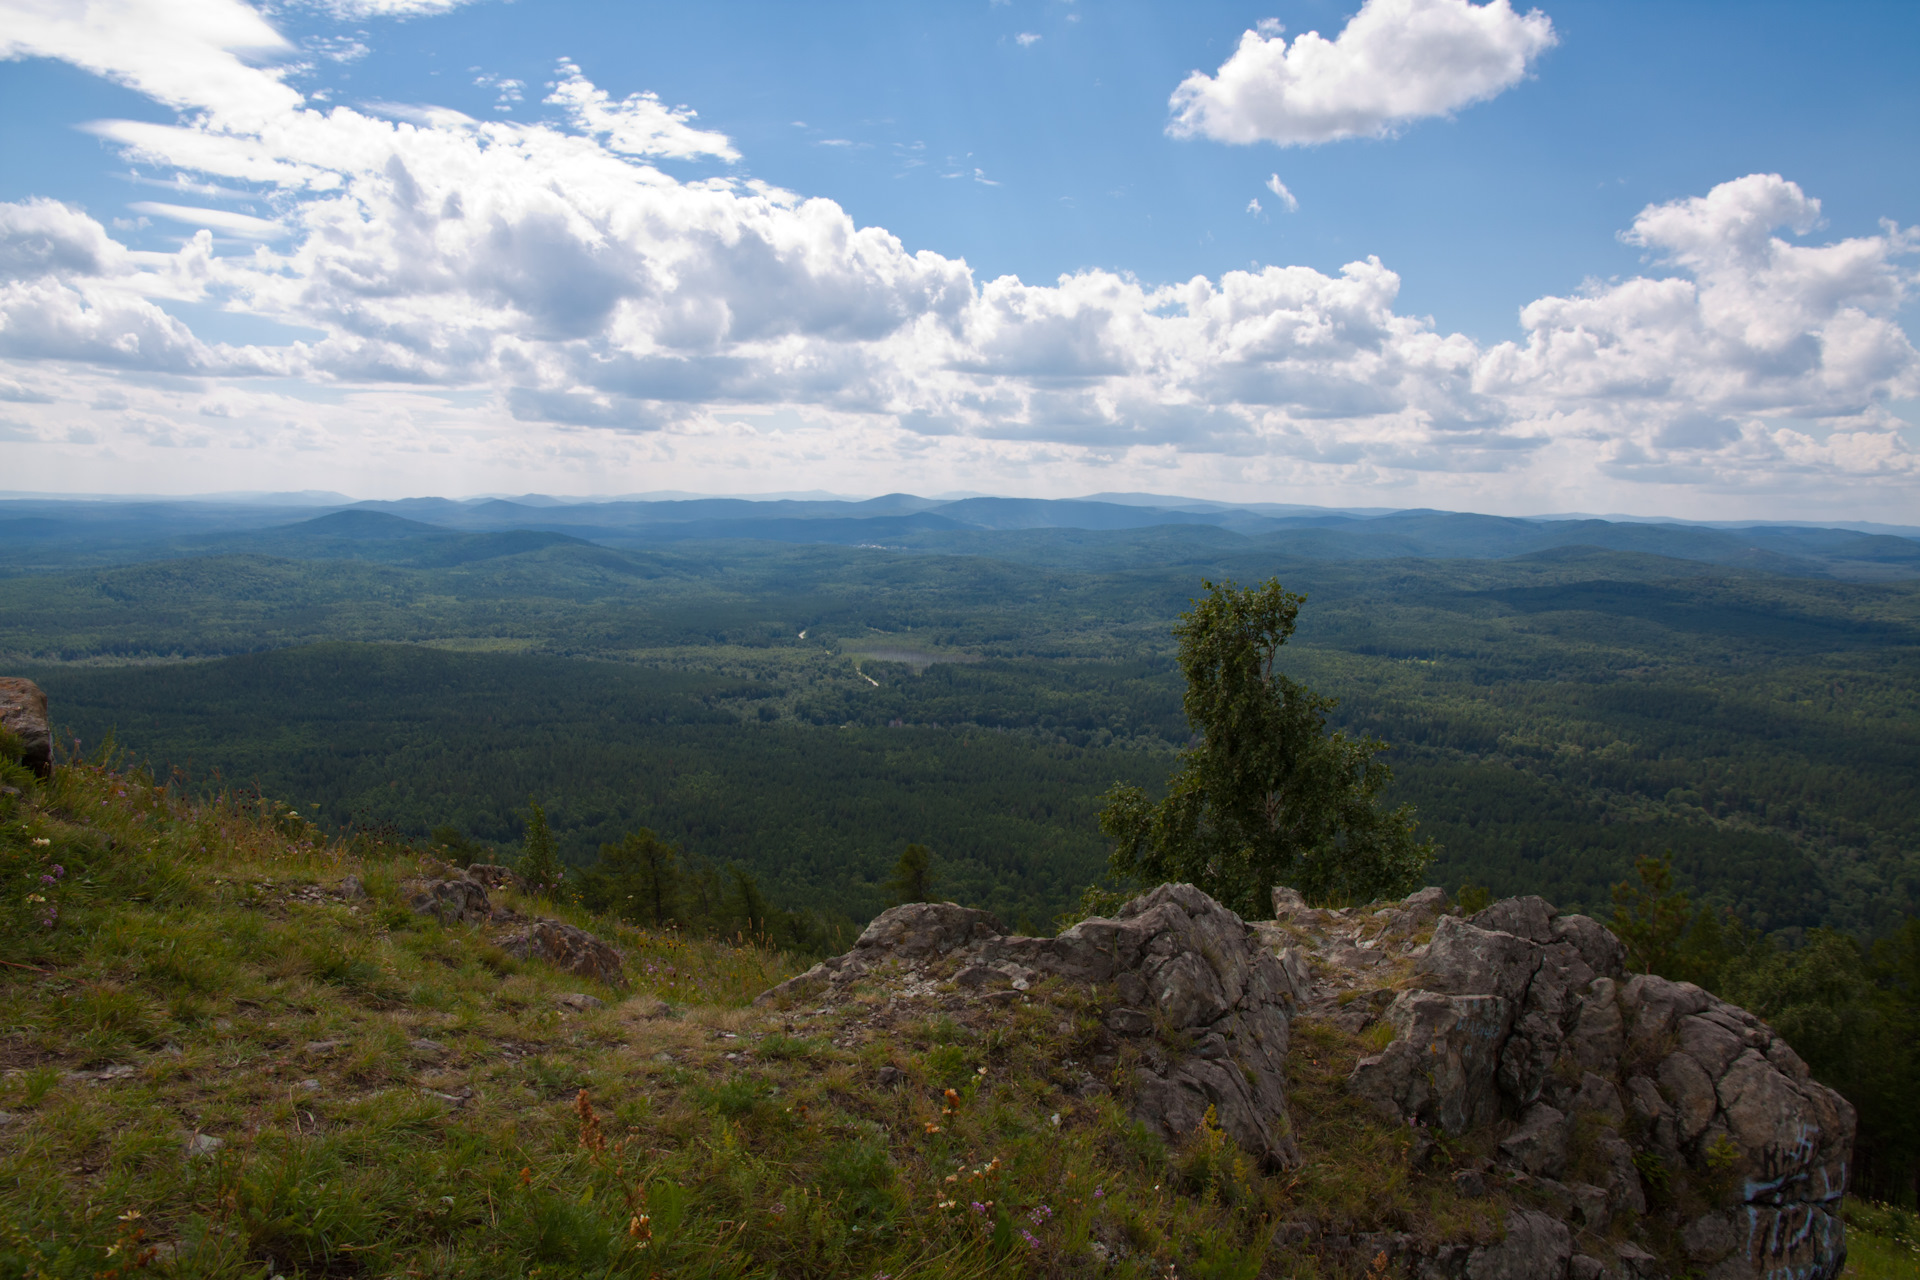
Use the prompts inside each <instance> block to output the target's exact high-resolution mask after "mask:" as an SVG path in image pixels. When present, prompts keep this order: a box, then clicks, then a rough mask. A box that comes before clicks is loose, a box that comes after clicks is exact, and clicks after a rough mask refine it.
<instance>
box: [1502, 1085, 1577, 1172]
mask: <svg viewBox="0 0 1920 1280" xmlns="http://www.w3.org/2000/svg"><path fill="white" fill-rule="evenodd" d="M1567 1136H1568V1134H1567V1117H1566V1116H1564V1115H1563V1114H1561V1113H1560V1112H1558V1111H1556V1110H1554V1109H1553V1108H1552V1107H1550V1106H1548V1105H1547V1104H1546V1103H1544V1102H1538V1103H1535V1104H1534V1105H1533V1106H1531V1107H1529V1108H1528V1109H1527V1113H1526V1114H1525V1115H1524V1116H1522V1117H1521V1118H1520V1127H1519V1128H1517V1129H1515V1130H1514V1131H1513V1132H1512V1133H1510V1134H1508V1135H1507V1136H1506V1137H1504V1138H1502V1139H1501V1140H1500V1154H1501V1155H1502V1156H1503V1157H1504V1158H1506V1159H1507V1160H1508V1161H1509V1162H1511V1163H1512V1164H1514V1165H1517V1166H1518V1167H1520V1168H1522V1169H1525V1170H1526V1171H1527V1172H1528V1173H1533V1174H1540V1175H1543V1176H1545V1177H1549V1178H1555V1177H1558V1176H1559V1175H1560V1172H1561V1171H1562V1170H1563V1169H1565V1168H1566V1167H1567Z"/></svg>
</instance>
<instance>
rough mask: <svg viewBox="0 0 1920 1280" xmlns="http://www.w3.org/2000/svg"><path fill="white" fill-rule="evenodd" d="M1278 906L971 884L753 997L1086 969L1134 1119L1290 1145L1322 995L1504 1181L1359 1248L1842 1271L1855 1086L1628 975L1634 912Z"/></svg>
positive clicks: (1738, 1278)
mask: <svg viewBox="0 0 1920 1280" xmlns="http://www.w3.org/2000/svg"><path fill="white" fill-rule="evenodd" d="M1274 914H1275V919H1274V920H1273V921H1271V922H1265V921H1262V922H1255V923H1252V924H1248V923H1246V922H1243V921H1242V920H1241V919H1240V918H1239V917H1238V916H1236V915H1234V914H1233V913H1232V912H1231V911H1228V910H1227V909H1226V908H1224V907H1222V906H1221V905H1220V904H1219V903H1217V902H1215V901H1214V900H1213V899H1211V898H1209V897H1208V896H1207V895H1206V894H1204V893H1202V892H1200V891H1199V890H1198V889H1195V888H1193V887H1192V886H1191V885H1162V886H1161V887H1160V888H1158V889H1155V890H1154V891H1153V892H1151V893H1149V894H1146V895H1144V896H1142V897H1139V898H1136V899H1134V900H1133V901H1132V902H1129V903H1128V904H1127V905H1126V906H1124V907H1123V908H1121V909H1120V911H1119V912H1118V913H1117V914H1116V915H1115V916H1114V918H1112V919H1092V920H1086V921H1083V922H1081V923H1080V924H1078V925H1075V926H1074V927H1073V928H1071V929H1068V930H1067V931H1065V932H1064V933H1062V934H1060V935H1059V936H1058V937H1055V938H1027V937H1016V936H1009V935H1007V934H1006V933H1005V932H1004V931H1003V930H1002V928H1001V926H1000V923H999V921H997V920H996V919H994V917H993V916H991V915H990V914H988V913H987V912H984V911H976V910H971V909H969V908H965V907H960V906H957V905H955V904H953V903H920V904H915V905H912V906H905V907H896V908H894V909H893V910H891V911H888V912H886V913H885V914H883V915H881V916H880V917H879V918H878V919H876V920H875V921H874V922H873V923H872V924H871V925H870V926H868V928H867V930H866V932H865V933H863V934H862V935H861V937H860V940H859V942H858V943H857V944H856V945H855V946H854V948H853V950H851V951H849V952H848V953H847V954H845V955H843V956H836V957H834V958H833V959H831V960H827V961H823V962H822V963H820V964H818V965H815V966H814V967H813V968H812V969H811V970H809V971H807V972H806V973H804V974H801V975H800V976H799V977H797V978H794V979H792V980H791V981H788V982H786V983H783V984H781V985H780V986H778V987H776V988H774V989H773V990H771V991H769V992H767V993H766V994H765V995H763V996H761V997H760V1000H759V1001H758V1002H757V1003H760V1004H763V1005H779V1006H788V1005H792V1004H795V1003H798V1002H802V1001H805V1002H809V1003H811V1002H815V1001H818V1002H821V1003H824V1004H834V1003H837V1002H840V1001H843V1000H846V999H849V998H851V997H852V996H853V995H854V993H855V991H856V989H858V990H860V991H862V992H863V993H874V994H885V993H891V999H890V1000H889V1004H892V1003H893V1002H896V1001H903V1000H905V1001H912V1000H917V999H930V1000H940V1001H945V1002H947V1003H948V1004H949V1006H950V1007H957V1005H964V1006H972V1007H978V1005H976V1004H975V1002H984V1003H986V1004H994V1003H1001V1002H1015V1001H1018V1002H1022V1003H1026V1002H1030V1001H1031V1000H1033V999H1035V998H1037V997H1042V998H1043V997H1045V996H1046V995H1047V994H1048V993H1049V992H1064V991H1067V990H1074V991H1080V992H1083V996H1076V997H1075V998H1076V999H1077V1000H1082V1001H1083V1003H1082V1007H1086V1005H1085V1003H1084V998H1083V997H1090V998H1092V999H1091V1007H1093V1008H1095V1009H1097V1010H1098V1011H1099V1013H1100V1016H1101V1020H1102V1025H1101V1028H1100V1030H1099V1033H1098V1035H1097V1037H1096V1043H1095V1045H1094V1046H1093V1056H1092V1060H1091V1065H1093V1066H1094V1067H1096V1068H1097V1069H1101V1070H1105V1071H1107V1072H1108V1076H1109V1078H1110V1079H1111V1080H1113V1082H1114V1083H1115V1085H1116V1086H1117V1087H1118V1088H1119V1091H1120V1092H1121V1093H1122V1094H1123V1095H1124V1096H1125V1097H1126V1099H1127V1105H1128V1107H1129V1109H1130V1111H1131V1112H1132V1115H1133V1117H1134V1118H1135V1119H1137V1120H1139V1121H1140V1122H1141V1123H1143V1124H1145V1125H1147V1126H1148V1127H1150V1128H1152V1129H1154V1130H1156V1131H1157V1132H1159V1133H1160V1134H1161V1135H1162V1136H1163V1137H1165V1138H1167V1139H1168V1140H1170V1141H1181V1140H1185V1139H1186V1138H1188V1137H1190V1136H1191V1135H1192V1134H1193V1133H1194V1131H1195V1130H1196V1129H1198V1128H1199V1127H1200V1126H1201V1125H1202V1124H1203V1123H1204V1117H1205V1115H1206V1113H1207V1110H1208V1108H1212V1110H1213V1112H1214V1115H1215V1117H1216V1119H1217V1122H1218V1123H1219V1125H1220V1127H1221V1128H1222V1129H1224V1130H1226V1131H1227V1132H1228V1133H1229V1134H1231V1135H1232V1136H1233V1138H1234V1139H1235V1141H1236V1142H1237V1143H1238V1144H1239V1145H1240V1146H1241V1147H1242V1148H1243V1149H1245V1150H1247V1151H1249V1152H1252V1153H1255V1154H1257V1155H1259V1156H1260V1157H1262V1158H1263V1160H1264V1161H1265V1162H1266V1163H1267V1164H1268V1166H1269V1167H1284V1166H1288V1165H1290V1164H1292V1163H1294V1162H1296V1161H1297V1160H1298V1159H1299V1155H1298V1149H1297V1147H1296V1145H1295V1143H1294V1139H1293V1137H1292V1136H1291V1135H1292V1128H1291V1124H1290V1122H1289V1118H1288V1110H1287V1107H1288V1093H1287V1083H1286V1070H1285V1066H1286V1064H1285V1058H1286V1053H1287V1047H1288V1041H1289V1037H1290V1034H1291V1031H1290V1027H1289V1020H1290V1018H1292V1017H1296V1016H1300V1017H1312V1018H1316V1019H1321V1020H1323V1021H1325V1022H1326V1023H1329V1024H1332V1025H1333V1026H1334V1027H1337V1028H1339V1029H1341V1030H1343V1031H1345V1032H1347V1033H1349V1034H1350V1035H1353V1036H1356V1037H1365V1038H1366V1039H1367V1040H1368V1041H1370V1042H1371V1043H1373V1044H1375V1045H1380V1046H1381V1047H1380V1051H1379V1052H1377V1053H1372V1054H1367V1055H1366V1056H1363V1057H1361V1058H1360V1059H1359V1061H1358V1064H1357V1066H1355V1068H1354V1069H1353V1071H1352V1073H1351V1075H1350V1076H1349V1078H1348V1082H1347V1083H1348V1088H1349V1090H1350V1091H1351V1092H1352V1094H1353V1095H1355V1096H1356V1097H1357V1098H1359V1099H1361V1100H1362V1101H1363V1102H1365V1103H1366V1104H1368V1105H1369V1106H1370V1107H1371V1108H1372V1109H1373V1110H1374V1111H1375V1112H1376V1113H1377V1114H1379V1115H1380V1117H1381V1118H1382V1119H1385V1120H1388V1121H1390V1122H1392V1123H1393V1124H1395V1125H1404V1126H1407V1127H1409V1128H1411V1129H1412V1131H1413V1135H1414V1136H1413V1142H1412V1145H1411V1155H1410V1158H1411V1160H1412V1161H1413V1163H1414V1165H1415V1167H1416V1168H1417V1169H1418V1171H1419V1172H1420V1174H1421V1175H1422V1176H1425V1177H1431V1178H1434V1179H1436V1180H1442V1185H1449V1184H1450V1185H1451V1187H1452V1188H1453V1189H1454V1190H1455V1192H1456V1193H1457V1194H1459V1195H1461V1196H1465V1197H1468V1198H1471V1199H1481V1198H1485V1197H1492V1198H1494V1203H1495V1205H1496V1206H1497V1207H1498V1209H1499V1214H1500V1217H1499V1220H1500V1221H1502V1222H1503V1223H1504V1231H1503V1233H1502V1234H1501V1236H1500V1238H1499V1239H1497V1240H1487V1239H1484V1238H1483V1239H1481V1240H1480V1241H1478V1242H1463V1243H1453V1244H1440V1245H1434V1244H1431V1243H1421V1242H1420V1241H1419V1240H1418V1239H1417V1238H1416V1237H1415V1236H1413V1235H1409V1234H1395V1233H1386V1234H1381V1235H1374V1236H1366V1237H1355V1238H1353V1239H1352V1240H1350V1241H1348V1243H1347V1245H1346V1246H1343V1247H1347V1248H1349V1249H1352V1250H1358V1251H1359V1252H1362V1253H1364V1254H1365V1255H1366V1256H1365V1258H1363V1259H1361V1263H1362V1265H1364V1266H1371V1265H1372V1261H1371V1260H1372V1259H1373V1258H1374V1257H1375V1254H1376V1251H1377V1252H1378V1253H1381V1254H1385V1255H1387V1256H1389V1257H1391V1258H1392V1259H1394V1261H1395V1265H1396V1274H1400V1273H1404V1274H1406V1275H1409V1276H1417V1277H1419V1280H1653V1278H1654V1277H1662V1276H1677V1275H1681V1274H1697V1275H1699V1276H1701V1277H1702V1278H1703V1280H1750V1278H1751V1280H1757V1278H1759V1277H1762V1276H1764V1277H1766V1280H1832V1278H1833V1277H1836V1276H1837V1275H1838V1274H1839V1272H1840V1270H1841V1267H1842V1265H1843V1264H1844V1261H1845V1257H1846V1251H1845V1244H1844V1236H1843V1233H1842V1230H1841V1226H1840V1222H1839V1219H1838V1218H1837V1216H1836V1211H1837V1207H1838V1204H1837V1202H1838V1200H1839V1198H1840V1196H1841V1194H1842V1192H1843V1191H1844V1190H1845V1187H1846V1176H1847V1162H1848V1159H1849V1156H1850V1148H1851V1143H1852V1137H1853V1121H1854V1117H1853V1110H1852V1108H1851V1107H1849V1106H1848V1105H1847V1103H1846V1102H1845V1100H1844V1099H1842V1098H1841V1097H1840V1096H1839V1095H1838V1094H1836V1093H1834V1092H1833V1091H1832V1090H1831V1089H1827V1088H1825V1087H1824V1086H1822V1085H1820V1084H1818V1083H1816V1082H1815V1081H1813V1080H1812V1079H1810V1078H1809V1076H1808V1074H1807V1069H1806V1067H1805V1065H1804V1064H1803V1063H1801V1062H1800V1060H1799V1058H1798V1057H1797V1056H1796V1055H1795V1054H1794V1053H1793V1050H1792V1049H1791V1048H1789V1047H1788V1046H1787V1045H1786V1043H1785V1042H1784V1041H1782V1040H1781V1039H1780V1038H1779V1037H1778V1036H1776V1035H1774V1034H1773V1033H1772V1031H1771V1030H1769V1029H1768V1028H1767V1026H1766V1025H1765V1024H1764V1023H1762V1022H1761V1021H1760V1020H1759V1019H1757V1018H1755V1017H1754V1016H1753V1015H1752V1014H1750V1013H1747V1012H1746V1011H1745V1010H1743V1009H1739V1008H1737V1007H1735V1006H1733V1005H1730V1004H1728V1003H1727V1002H1726V1001H1724V1000H1720V999H1717V998H1716V997H1714V996H1712V995H1710V994H1708V993H1707V992H1705V991H1703V990H1701V989H1700V988H1698V987H1695V986H1691V985H1688V984H1686V983H1677V982H1669V981H1667V980H1666V979H1663V978H1658V977H1653V976H1650V975H1646V974H1639V975H1634V974H1629V973H1627V972H1626V968H1625V960H1626V953H1625V949H1624V948H1623V947H1622V946H1621V944H1620V942H1619V940H1618V939H1617V938H1615V937H1614V936H1613V934H1612V933H1611V932H1609V931H1608V930H1607V929H1606V928H1605V927H1603V926H1602V925H1600V924H1599V923H1598V922H1597V921H1594V920H1591V919H1589V918H1587V917H1585V916H1581V915H1574V914H1567V913H1562V912H1559V911H1556V910H1555V909H1554V908H1553V906H1552V905H1551V904H1549V903H1547V902H1546V901H1544V900H1542V899H1540V898H1513V899H1508V900H1506V901H1504V902H1498V903H1495V904H1493V905H1492V906H1489V907H1488V908H1487V909H1486V910H1484V911H1481V912H1480V913H1478V914H1477V915H1474V916H1472V917H1471V918H1462V917H1461V916H1459V915H1456V914H1452V913H1451V904H1450V903H1449V902H1448V900H1447V896H1446V894H1445V893H1444V892H1442V891H1441V890H1439V889H1424V890H1422V891H1420V892H1419V893H1416V894H1413V895H1411V896H1410V897H1408V898H1406V899H1404V900H1402V901H1400V902H1391V903H1384V904H1374V905H1373V906H1370V907H1365V908H1353V909H1346V910H1316V909H1314V908H1311V907H1309V906H1307V904H1306V903H1305V902H1304V901H1302V900H1301V898H1300V896H1299V895H1298V894H1297V893H1294V892H1293V891H1292V890H1288V889H1277V890H1275V891H1274ZM1048 984H1051V985H1048ZM956 1002H957V1005H956ZM1383 1033H1384V1036H1385V1040H1384V1044H1383V1045H1382V1041H1381V1037H1382V1035H1383ZM887 1070H889V1071H891V1072H892V1077H893V1079H892V1082H891V1087H897V1086H898V1084H899V1083H900V1080H901V1079H902V1076H901V1073H900V1072H899V1071H898V1070H896V1069H893V1068H888V1069H887ZM1129 1073H1130V1075H1131V1078H1130V1079H1126V1078H1125V1077H1126V1076H1127V1075H1128V1074H1129ZM883 1074H884V1073H883ZM1086 1079H1087V1081H1088V1083H1089V1087H1104V1086H1098V1085H1097V1084H1095V1082H1094V1081H1093V1077H1091V1076H1087V1077H1086ZM886 1083H887V1082H886V1081H885V1080H883V1084H886Z"/></svg>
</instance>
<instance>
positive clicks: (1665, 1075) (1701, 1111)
mask: <svg viewBox="0 0 1920 1280" xmlns="http://www.w3.org/2000/svg"><path fill="white" fill-rule="evenodd" d="M1724 1069H1725V1068H1724V1067H1723V1068H1722V1070H1723V1071H1724ZM1715 1074H1719V1073H1718V1072H1716V1073H1715ZM1654 1079H1656V1080H1658V1081H1659V1083H1660V1096H1661V1097H1663V1098H1665V1099H1666V1101H1667V1104H1668V1105H1669V1106H1671V1107H1672V1108H1673V1123H1674V1128H1675V1130H1676V1131H1677V1132H1678V1133H1679V1135H1680V1141H1681V1142H1692V1141H1693V1140H1694V1139H1695V1138H1697V1137H1699V1136H1700V1135H1701V1133H1703V1132H1704V1131H1705V1130H1706V1127H1707V1124H1708V1122H1709V1121H1711V1120H1712V1119H1713V1113H1714V1111H1715V1110H1716V1109H1717V1108H1718V1107H1719V1105H1720V1100H1719V1098H1718V1097H1716V1096H1715V1094H1714V1091H1713V1076H1712V1075H1709V1074H1708V1073H1707V1071H1706V1069H1705V1068H1704V1067H1702V1066H1701V1065H1700V1063H1699V1061H1698V1060H1697V1059H1695V1058H1693V1057H1692V1056H1690V1055H1688V1054H1686V1053H1670V1054H1668V1055H1667V1056H1666V1057H1664V1058H1662V1059H1661V1060H1660V1066H1659V1069H1658V1070H1657V1071H1656V1072H1655V1073H1654Z"/></svg>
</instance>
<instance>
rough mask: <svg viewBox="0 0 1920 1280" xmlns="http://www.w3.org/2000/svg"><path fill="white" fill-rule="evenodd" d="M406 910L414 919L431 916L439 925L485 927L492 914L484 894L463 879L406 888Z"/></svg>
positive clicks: (421, 882) (425, 883) (427, 882)
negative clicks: (415, 915) (413, 915)
mask: <svg viewBox="0 0 1920 1280" xmlns="http://www.w3.org/2000/svg"><path fill="white" fill-rule="evenodd" d="M407 887H408V889H409V890H411V892H410V893H409V894H408V896H407V906H408V907H409V908H411V909H412V910H413V912H414V913H415V914H417V915H423V916H434V917H436V918H437V919H438V920H439V921H440V923H442V924H485V923H486V922H487V919H488V917H489V916H491V915H492V913H493V907H492V904H491V903H489V902H488V901H487V891H486V888H485V887H484V886H482V885H481V884H479V883H478V882H477V881H473V880H469V879H467V878H466V877H465V876H456V877H455V878H453V879H451V880H421V881H415V882H414V883H412V884H410V885H408V886H407Z"/></svg>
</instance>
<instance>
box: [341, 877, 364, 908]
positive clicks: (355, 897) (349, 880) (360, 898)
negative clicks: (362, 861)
mask: <svg viewBox="0 0 1920 1280" xmlns="http://www.w3.org/2000/svg"><path fill="white" fill-rule="evenodd" d="M340 896H341V897H342V898H344V899H346V900H347V901H348V902H365V901H366V900H367V886H366V885H364V884H362V883H361V881H360V877H359V876H353V875H350V876H348V877H346V878H345V879H344V880H342V881H341V882H340Z"/></svg>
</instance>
